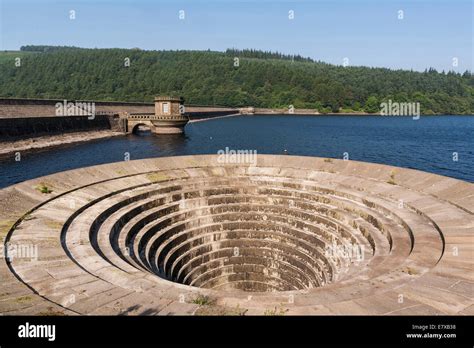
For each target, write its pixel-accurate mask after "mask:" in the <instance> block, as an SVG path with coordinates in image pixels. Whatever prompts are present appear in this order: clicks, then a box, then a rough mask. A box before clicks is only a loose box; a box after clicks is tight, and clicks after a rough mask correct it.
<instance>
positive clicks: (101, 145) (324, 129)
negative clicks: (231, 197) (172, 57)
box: [0, 115, 474, 187]
mask: <svg viewBox="0 0 474 348" xmlns="http://www.w3.org/2000/svg"><path fill="white" fill-rule="evenodd" d="M185 131H186V134H185V135H183V136H179V135H178V136H177V135H152V134H151V133H149V132H148V133H147V132H144V133H141V134H139V135H128V136H119V137H114V138H109V139H105V140H98V141H93V142H88V143H82V144H77V145H71V146H68V147H61V148H52V149H46V150H44V151H41V152H34V153H26V154H22V158H21V161H19V162H16V161H15V159H14V156H12V157H11V158H10V159H5V160H2V161H1V162H0V187H5V186H9V185H12V184H15V183H18V182H21V181H24V180H28V179H32V178H36V177H40V176H43V175H47V174H52V173H56V172H60V171H64V170H68V169H74V168H79V167H84V166H92V165H97V164H103V163H110V162H117V161H123V160H125V159H126V158H127V157H128V156H129V158H130V160H134V159H142V158H150V157H163V156H178V155H191V154H216V153H217V152H218V151H219V150H224V149H225V148H226V147H228V148H229V149H234V150H257V153H261V154H282V153H284V151H285V150H286V151H287V153H288V154H289V155H301V156H318V157H331V158H340V159H342V158H343V156H344V153H347V155H348V156H349V159H350V160H357V161H366V162H374V163H383V164H389V165H393V166H399V167H406V168H413V169H418V170H423V171H427V172H432V173H436V174H440V175H445V176H450V177H453V178H457V179H462V180H466V181H470V182H474V117H473V116H436V117H434V116H433V117H423V116H422V117H421V118H420V119H418V120H413V119H412V118H411V117H381V116H318V117H315V116H296V115H285V116H283V115H272V116H262V115H258V116H236V117H228V118H220V119H214V120H208V121H204V122H194V123H190V124H188V125H187V126H186V129H185ZM127 154H128V155H127Z"/></svg>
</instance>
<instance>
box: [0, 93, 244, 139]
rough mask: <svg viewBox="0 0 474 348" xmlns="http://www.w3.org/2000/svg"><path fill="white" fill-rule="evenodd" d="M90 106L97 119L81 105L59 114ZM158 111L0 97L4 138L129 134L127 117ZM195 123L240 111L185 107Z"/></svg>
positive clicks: (0, 129)
mask: <svg viewBox="0 0 474 348" xmlns="http://www.w3.org/2000/svg"><path fill="white" fill-rule="evenodd" d="M58 103H61V105H66V104H67V103H73V104H75V105H77V104H78V103H86V104H89V105H92V103H93V105H94V113H95V115H94V116H93V117H89V116H88V115H87V112H86V111H85V109H84V108H82V107H81V106H80V105H79V106H76V107H74V109H73V111H72V115H71V112H69V113H65V114H69V115H68V116H61V115H57V105H58ZM154 112H155V104H154V103H139V102H113V101H110V102H109V101H88V100H68V101H65V100H60V99H18V98H15V99H13V98H0V139H2V140H6V139H10V138H13V139H14V138H19V137H36V136H42V135H54V134H59V133H69V132H83V131H95V130H107V129H109V130H112V131H118V132H125V131H126V128H127V127H126V119H124V118H126V115H127V114H140V113H142V114H150V113H154ZM185 113H186V115H188V116H189V118H190V119H191V120H197V119H199V120H202V119H208V118H213V117H221V116H226V115H232V114H238V113H239V110H238V109H234V108H228V107H216V106H198V105H189V106H186V108H185Z"/></svg>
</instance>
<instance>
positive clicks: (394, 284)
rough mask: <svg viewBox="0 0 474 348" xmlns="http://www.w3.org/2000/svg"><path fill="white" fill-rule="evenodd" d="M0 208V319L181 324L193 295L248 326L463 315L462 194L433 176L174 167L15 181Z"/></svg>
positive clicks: (471, 189) (466, 263)
mask: <svg viewBox="0 0 474 348" xmlns="http://www.w3.org/2000/svg"><path fill="white" fill-rule="evenodd" d="M239 160H240V163H236V161H237V162H238V161H239ZM0 207H1V209H2V212H3V217H2V220H0V233H1V236H2V238H3V248H4V249H8V250H9V251H8V254H9V256H10V258H5V259H4V260H2V262H1V264H0V272H1V274H2V277H5V279H6V281H4V282H2V284H1V285H0V312H1V313H4V314H45V313H46V314H51V313H56V312H60V313H64V314H123V313H129V314H150V313H154V314H170V313H174V314H193V313H195V312H196V310H197V309H198V308H202V307H203V303H202V301H201V302H200V300H197V298H198V297H199V296H209V298H212V301H213V305H217V306H221V307H225V308H231V307H232V308H233V307H238V308H246V309H247V310H248V313H250V314H264V313H266V311H268V310H271V309H272V308H277V307H278V308H280V307H281V308H285V313H286V312H287V313H290V314H472V313H473V308H474V303H473V299H472V285H473V278H474V276H473V274H472V273H473V272H472V269H473V260H472V257H470V255H472V231H473V228H474V217H473V211H474V185H473V184H471V183H468V182H464V181H461V180H457V179H453V178H448V177H444V176H440V175H435V174H431V173H426V172H421V171H417V170H411V169H405V168H398V167H392V166H387V165H380V164H372V163H365V162H356V161H344V160H336V159H327V158H316V157H301V156H286V155H256V157H252V156H250V157H249V156H247V157H245V156H242V157H240V158H236V157H232V156H227V157H225V156H218V155H199V156H178V157H167V158H156V159H145V160H136V161H126V162H125V161H124V162H117V163H111V164H104V165H98V166H92V167H86V168H80V169H75V170H70V171H65V172H60V173H56V174H52V175H48V176H45V177H41V178H36V179H33V180H29V181H25V182H23V183H20V184H17V185H13V186H10V187H7V188H5V189H2V190H0ZM35 250H36V253H37V254H35ZM356 251H357V252H356ZM35 255H36V256H35ZM204 306H206V304H204Z"/></svg>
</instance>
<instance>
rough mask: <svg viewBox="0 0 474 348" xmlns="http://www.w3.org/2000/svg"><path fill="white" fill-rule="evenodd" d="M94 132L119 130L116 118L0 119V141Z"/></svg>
mask: <svg viewBox="0 0 474 348" xmlns="http://www.w3.org/2000/svg"><path fill="white" fill-rule="evenodd" d="M96 130H119V120H118V116H116V117H114V116H113V115H112V116H109V115H95V117H94V118H93V119H89V118H88V117H87V116H62V117H59V116H49V117H48V116H45V117H15V118H0V139H1V140H8V139H16V138H21V137H37V136H42V135H51V134H60V133H70V132H84V131H96Z"/></svg>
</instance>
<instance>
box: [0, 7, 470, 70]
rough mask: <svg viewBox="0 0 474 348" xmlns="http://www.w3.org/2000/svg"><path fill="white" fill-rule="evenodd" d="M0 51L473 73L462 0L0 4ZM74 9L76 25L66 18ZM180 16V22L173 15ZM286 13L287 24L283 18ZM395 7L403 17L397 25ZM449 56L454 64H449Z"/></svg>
mask: <svg viewBox="0 0 474 348" xmlns="http://www.w3.org/2000/svg"><path fill="white" fill-rule="evenodd" d="M0 3H1V7H0V11H1V12H0V50H16V49H19V47H20V46H22V45H27V44H49V45H70V46H80V47H99V48H103V47H122V48H132V47H140V48H142V49H156V50H160V49H196V50H205V49H211V50H219V51H222V50H225V49H226V48H231V47H235V48H255V49H262V50H272V51H279V52H283V53H287V54H301V55H303V56H309V57H311V58H313V59H317V60H322V61H325V62H328V63H333V64H342V63H343V61H344V58H348V62H349V64H350V65H364V66H377V67H388V68H393V69H398V68H402V69H414V70H424V69H425V68H428V67H434V68H436V69H438V70H439V71H441V70H446V71H448V70H454V71H459V72H463V71H465V70H466V69H469V70H473V57H474V54H473V43H472V40H473V36H474V27H473V1H471V0H431V1H428V0H407V1H396V0H360V1H359V0H331V1H330V0H324V1H321V0H184V1H183V0H155V1H151V0H95V1H93V0H82V1H73V0H29V1H24V0H0ZM70 10H74V11H75V13H76V18H75V19H74V20H71V19H70V18H69V15H70V13H69V11H70ZM180 10H184V11H185V19H184V20H180V18H179V11H180ZM290 10H293V11H294V19H293V20H290V19H289V18H288V15H289V11H290ZM399 10H402V11H403V19H398V16H399V12H398V11H399ZM453 58H457V61H458V66H457V67H456V66H453Z"/></svg>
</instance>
